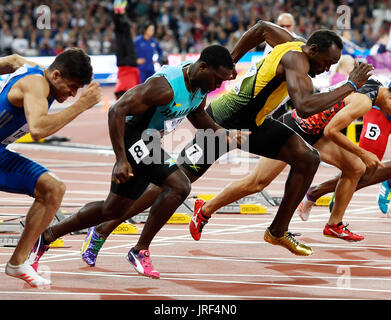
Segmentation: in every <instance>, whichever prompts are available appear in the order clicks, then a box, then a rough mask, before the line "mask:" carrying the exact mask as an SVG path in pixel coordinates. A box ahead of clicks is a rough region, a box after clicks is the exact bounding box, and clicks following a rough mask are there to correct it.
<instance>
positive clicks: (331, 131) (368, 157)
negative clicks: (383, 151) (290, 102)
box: [324, 93, 382, 167]
mask: <svg viewBox="0 0 391 320" xmlns="http://www.w3.org/2000/svg"><path fill="white" fill-rule="evenodd" d="M345 103H346V105H345V107H344V108H342V109H341V110H340V111H339V112H338V113H337V114H336V115H335V116H334V117H333V119H331V121H330V122H329V123H328V124H327V126H326V127H325V129H324V135H325V136H326V137H328V138H329V139H330V140H332V141H333V142H334V143H335V144H337V145H339V146H340V147H342V148H344V149H346V150H348V151H349V152H351V153H353V154H355V155H357V156H358V157H360V158H361V159H362V160H363V162H364V163H365V165H366V166H368V167H376V166H378V165H381V166H382V164H381V162H380V160H379V159H378V158H377V156H376V155H375V154H373V153H371V152H369V151H366V150H364V149H363V148H360V147H359V146H357V145H356V144H355V143H353V142H351V141H350V140H349V139H348V138H347V137H346V135H344V134H343V133H341V130H342V129H344V128H347V127H348V126H349V125H350V124H351V123H352V122H353V121H354V120H356V119H358V118H360V117H362V116H363V115H364V114H366V113H367V112H368V111H370V110H371V108H372V101H371V99H370V98H369V97H368V96H366V95H364V94H361V93H353V94H351V95H349V96H348V97H347V98H346V99H345Z"/></svg>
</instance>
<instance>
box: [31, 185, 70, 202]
mask: <svg viewBox="0 0 391 320" xmlns="http://www.w3.org/2000/svg"><path fill="white" fill-rule="evenodd" d="M65 191H66V186H65V183H64V182H62V181H61V180H60V179H58V178H54V179H48V180H45V181H44V182H42V183H40V185H39V189H38V191H37V192H36V194H35V198H36V199H37V200H41V201H43V202H45V203H47V204H54V205H58V204H60V203H61V201H62V199H63V197H64V194H65Z"/></svg>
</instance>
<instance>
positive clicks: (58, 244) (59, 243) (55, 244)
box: [49, 238, 65, 248]
mask: <svg viewBox="0 0 391 320" xmlns="http://www.w3.org/2000/svg"><path fill="white" fill-rule="evenodd" d="M49 247H50V248H65V242H64V239H62V238H58V239H56V240H54V241H53V242H52V243H50V245H49Z"/></svg>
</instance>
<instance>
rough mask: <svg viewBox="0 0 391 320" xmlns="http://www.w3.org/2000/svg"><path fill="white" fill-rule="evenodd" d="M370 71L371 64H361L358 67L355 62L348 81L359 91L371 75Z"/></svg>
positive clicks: (371, 68)
mask: <svg viewBox="0 0 391 320" xmlns="http://www.w3.org/2000/svg"><path fill="white" fill-rule="evenodd" d="M372 70H373V66H372V65H371V64H367V63H361V64H360V65H359V64H358V62H356V64H355V66H354V69H353V71H352V72H351V73H350V75H349V80H351V81H352V82H353V83H354V84H355V85H356V87H357V89H359V88H361V87H362V86H363V85H364V84H365V82H367V80H368V79H369V77H370V76H371V75H372V73H371V71H372Z"/></svg>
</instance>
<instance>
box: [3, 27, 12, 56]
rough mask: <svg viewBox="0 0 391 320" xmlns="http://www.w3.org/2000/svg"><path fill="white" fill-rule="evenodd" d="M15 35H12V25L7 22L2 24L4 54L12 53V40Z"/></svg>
mask: <svg viewBox="0 0 391 320" xmlns="http://www.w3.org/2000/svg"><path fill="white" fill-rule="evenodd" d="M13 40H14V37H13V35H12V32H11V29H10V27H9V26H8V25H7V24H6V23H3V24H2V30H1V33H0V42H1V51H2V53H3V55H10V54H12V41H13Z"/></svg>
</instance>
